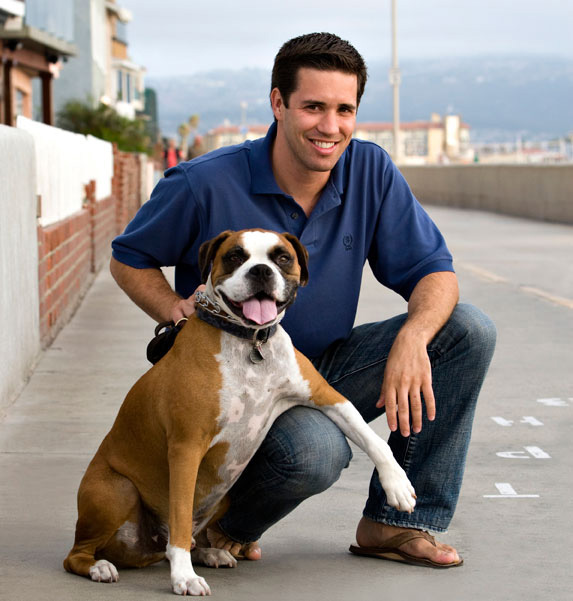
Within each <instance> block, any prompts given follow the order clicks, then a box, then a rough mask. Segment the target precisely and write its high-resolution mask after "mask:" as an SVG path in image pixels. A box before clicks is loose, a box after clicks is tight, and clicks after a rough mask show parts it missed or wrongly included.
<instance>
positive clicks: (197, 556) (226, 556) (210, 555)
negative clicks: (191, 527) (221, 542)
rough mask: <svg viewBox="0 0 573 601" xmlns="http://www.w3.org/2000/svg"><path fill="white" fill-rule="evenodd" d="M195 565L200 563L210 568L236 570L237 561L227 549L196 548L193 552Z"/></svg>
mask: <svg viewBox="0 0 573 601" xmlns="http://www.w3.org/2000/svg"><path fill="white" fill-rule="evenodd" d="M191 559H192V560H193V563H200V564H203V565H204V566H207V567H209V568H236V567H237V560H236V559H235V558H234V557H233V556H232V555H231V553H230V552H229V551H226V550H225V549H214V548H213V547H196V548H195V549H193V551H191Z"/></svg>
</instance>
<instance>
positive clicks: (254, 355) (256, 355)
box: [249, 342, 265, 363]
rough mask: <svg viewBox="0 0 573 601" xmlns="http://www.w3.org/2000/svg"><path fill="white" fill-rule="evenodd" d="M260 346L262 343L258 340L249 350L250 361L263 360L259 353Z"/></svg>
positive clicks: (257, 361)
mask: <svg viewBox="0 0 573 601" xmlns="http://www.w3.org/2000/svg"><path fill="white" fill-rule="evenodd" d="M261 346H262V344H261V343H260V342H257V343H255V345H254V346H253V348H252V349H251V350H250V352H249V359H250V360H251V363H260V362H261V361H264V360H265V358H264V357H263V353H261Z"/></svg>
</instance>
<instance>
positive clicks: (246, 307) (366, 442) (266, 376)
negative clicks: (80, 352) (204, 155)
mask: <svg viewBox="0 0 573 601" xmlns="http://www.w3.org/2000/svg"><path fill="white" fill-rule="evenodd" d="M307 260H308V254H307V251H306V249H305V248H304V247H303V246H302V244H301V243H300V242H299V241H298V239H297V238H295V237H294V236H292V235H291V234H277V233H274V232H269V231H263V230H243V231H240V232H231V231H226V232H223V233H222V234H220V235H219V236H217V237H216V238H214V239H213V240H211V241H209V242H206V243H205V244H203V245H202V246H201V248H200V253H199V264H200V268H201V270H202V276H203V280H204V282H205V283H206V290H205V292H204V293H198V296H197V301H196V304H197V310H196V312H195V313H194V314H193V315H191V317H190V318H189V320H188V321H187V323H186V324H185V326H184V327H183V329H182V330H181V332H180V333H179V334H178V336H177V338H176V340H175V344H174V346H173V348H172V349H171V350H170V351H169V352H168V353H167V354H166V355H165V356H164V357H163V358H162V359H161V360H160V361H159V362H158V363H157V364H156V365H154V366H153V367H152V368H151V369H150V370H149V371H148V372H147V373H146V374H144V375H143V376H142V377H141V378H140V380H139V381H138V382H137V383H136V384H135V385H134V387H133V388H132V389H131V390H130V392H129V393H128V395H127V397H126V399H125V401H124V403H123V405H122V406H121V408H120V410H119V413H118V416H117V418H116V420H115V423H114V424H113V426H112V428H111V430H110V432H109V434H108V435H107V436H106V437H105V439H104V440H103V442H102V444H101V446H100V447H99V449H98V451H97V453H96V455H95V456H94V458H93V459H92V461H91V463H90V464H89V466H88V468H87V470H86V473H85V475H84V477H83V479H82V482H81V484H80V488H79V492H78V521H77V525H76V535H75V542H74V546H73V548H72V550H71V551H70V553H69V555H68V556H67V558H66V559H65V561H64V567H65V569H66V570H68V571H69V572H74V573H76V574H79V575H81V576H86V577H88V578H91V579H92V580H94V581H97V582H115V581H117V580H118V573H117V567H143V566H146V565H149V564H151V563H154V562H157V561H160V560H162V559H163V558H164V557H167V559H169V562H170V564H171V585H172V588H173V591H174V592H175V593H177V594H179V595H209V594H210V593H211V591H210V588H209V586H208V584H207V582H206V581H205V579H204V578H202V577H200V576H198V575H197V574H196V573H195V571H194V570H193V565H192V562H191V557H192V556H193V561H195V562H200V563H203V564H205V565H208V566H213V567H218V566H221V565H225V566H230V567H234V566H235V565H236V560H235V558H234V557H233V556H232V555H231V554H230V553H229V552H228V551H225V550H222V549H214V548H208V547H209V543H208V542H205V541H206V536H205V534H203V537H202V538H203V542H205V546H203V542H201V541H199V539H197V541H198V544H197V548H195V549H194V550H193V554H191V553H190V551H191V549H192V547H193V546H194V539H193V536H195V537H197V536H198V535H199V534H201V532H202V531H203V533H205V531H206V526H208V525H209V524H211V523H213V522H214V521H215V520H218V519H219V518H220V517H221V516H222V515H223V514H224V513H225V511H226V507H227V506H226V505H225V500H226V493H227V491H228V490H229V489H230V488H231V486H233V484H234V482H235V481H236V480H237V478H238V477H239V475H240V474H241V472H242V471H243V470H244V469H245V467H246V465H247V463H248V462H249V460H250V459H251V457H252V456H253V454H254V453H255V451H256V450H257V448H258V447H259V446H260V444H261V442H262V441H263V439H264V437H265V435H266V434H267V432H268V430H269V428H270V427H271V425H272V423H273V421H274V420H275V419H276V418H277V417H278V416H279V415H280V414H281V413H283V412H284V411H286V410H287V409H289V408H290V407H292V406H294V405H306V406H309V407H315V408H317V409H319V410H321V411H322V412H324V413H325V414H326V415H327V416H328V417H329V418H330V419H332V420H333V421H334V422H335V423H336V424H337V425H338V426H339V427H340V429H341V430H342V431H343V432H344V434H345V435H346V436H347V437H348V438H349V439H350V440H352V441H353V442H354V443H355V444H357V445H358V446H359V447H360V448H361V449H363V450H364V451H365V452H366V453H367V454H368V455H369V457H370V458H371V459H372V461H373V462H374V464H375V466H376V468H377V469H378V473H379V475H380V481H381V484H382V486H383V488H384V490H385V492H386V495H387V500H388V503H389V504H390V505H391V506H393V507H395V508H397V509H399V510H402V511H407V512H411V511H413V509H414V505H415V494H414V489H413V488H412V485H411V484H410V482H409V480H408V478H407V476H406V474H405V472H404V471H403V470H402V468H401V467H400V466H399V465H398V463H397V462H396V460H395V459H394V457H393V455H392V452H391V451H390V449H389V447H388V445H387V444H386V443H385V442H384V441H383V440H382V439H381V438H379V437H378V436H377V435H376V434H375V433H374V432H373V431H372V430H371V429H370V427H369V426H368V425H367V424H366V423H365V422H364V420H363V419H362V417H361V416H360V414H359V413H358V411H357V410H356V409H355V408H354V406H353V405H352V403H350V401H348V400H346V399H345V398H344V397H342V396H341V395H340V394H339V393H338V392H336V391H335V390H334V389H333V388H332V387H331V386H330V385H329V384H328V383H327V382H326V381H325V380H324V379H323V378H322V377H321V376H320V375H319V373H318V372H317V371H316V369H315V368H314V367H313V365H312V364H311V362H310V361H309V360H308V359H307V358H306V357H304V356H303V355H302V354H301V353H299V352H298V351H297V350H296V349H295V348H294V347H293V345H292V343H291V340H290V338H289V336H288V334H287V333H286V332H285V331H284V330H283V329H282V327H281V326H280V325H278V324H279V321H280V320H281V318H282V317H283V315H284V312H285V310H286V308H287V307H288V306H289V305H290V304H291V303H292V302H293V301H294V299H295V296H296V292H297V288H298V286H300V285H305V284H306V282H307V280H308V271H307ZM209 272H210V273H209Z"/></svg>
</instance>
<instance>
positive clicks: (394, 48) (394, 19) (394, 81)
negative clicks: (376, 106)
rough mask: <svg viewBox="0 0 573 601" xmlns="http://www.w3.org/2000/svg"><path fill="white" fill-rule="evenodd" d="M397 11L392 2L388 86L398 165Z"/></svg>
mask: <svg viewBox="0 0 573 601" xmlns="http://www.w3.org/2000/svg"><path fill="white" fill-rule="evenodd" d="M396 23H397V10H396V0H392V67H391V68H390V85H391V86H392V87H393V88H394V118H393V123H394V153H393V157H392V158H393V159H394V162H395V163H398V162H399V161H400V159H401V156H400V155H401V152H400V150H401V149H400V81H401V79H402V78H401V75H400V68H399V67H398V41H397V39H396V38H397V35H396V30H397V25H396Z"/></svg>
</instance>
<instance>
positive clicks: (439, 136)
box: [354, 113, 474, 165]
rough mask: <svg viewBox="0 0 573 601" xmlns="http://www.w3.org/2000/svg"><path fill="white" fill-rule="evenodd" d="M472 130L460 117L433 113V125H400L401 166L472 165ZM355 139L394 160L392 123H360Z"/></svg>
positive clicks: (408, 123) (413, 122) (412, 123)
mask: <svg viewBox="0 0 573 601" xmlns="http://www.w3.org/2000/svg"><path fill="white" fill-rule="evenodd" d="M469 130H470V128H469V125H467V124H466V123H463V122H462V120H461V118H460V116H459V115H446V116H445V117H444V118H442V117H440V115H438V114H436V113H433V114H432V116H431V118H430V121H411V122H402V123H400V134H401V135H400V147H401V148H400V149H401V152H400V157H401V160H400V162H401V163H403V164H406V165H426V164H435V163H449V162H471V161H472V160H473V156H474V153H473V151H472V149H471V147H470V131H469ZM354 136H355V137H356V138H360V139H361V140H370V141H371V142H374V143H376V144H378V145H379V146H382V148H384V149H385V150H386V151H387V152H389V153H390V154H391V155H392V156H394V128H393V124H392V123H357V124H356V129H355V131H354Z"/></svg>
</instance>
